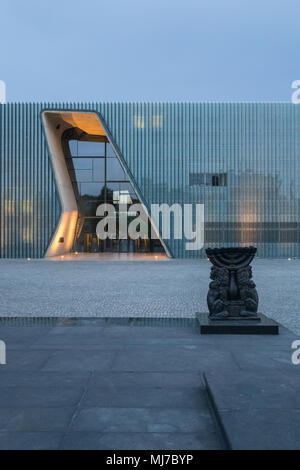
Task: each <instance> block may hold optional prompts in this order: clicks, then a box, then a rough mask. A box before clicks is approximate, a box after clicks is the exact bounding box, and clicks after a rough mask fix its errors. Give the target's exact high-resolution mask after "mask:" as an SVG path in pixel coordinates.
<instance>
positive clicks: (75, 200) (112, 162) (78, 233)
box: [43, 111, 165, 256]
mask: <svg viewBox="0 0 300 470" xmlns="http://www.w3.org/2000/svg"><path fill="white" fill-rule="evenodd" d="M43 122H44V127H45V132H46V136H47V140H48V144H49V149H50V153H51V158H52V163H53V168H54V172H55V176H56V181H57V186H58V190H59V193H60V196H61V201H62V209H63V210H62V216H61V220H60V223H59V226H58V228H57V230H56V233H55V234H54V237H53V239H52V241H51V243H50V246H49V248H48V250H47V253H46V256H56V255H61V254H65V253H69V252H72V251H73V252H78V253H103V252H114V253H136V252H137V253H151V252H155V253H165V250H164V248H163V246H162V243H161V241H160V240H159V239H150V238H148V239H145V240H144V239H140V238H138V239H136V240H135V239H131V238H130V236H129V235H128V236H127V238H124V234H123V236H122V238H120V237H119V233H118V227H119V220H120V217H122V216H124V215H125V216H126V220H127V224H129V223H130V222H131V220H132V219H134V218H135V217H136V214H134V213H132V212H130V211H129V208H130V206H131V205H132V204H135V203H140V200H139V198H138V196H137V194H136V191H135V189H134V187H133V184H132V182H131V181H130V179H129V176H128V174H127V172H126V169H125V167H124V165H123V164H122V163H121V161H120V159H119V157H118V155H117V154H116V152H115V150H114V146H113V144H112V142H111V141H110V140H109V138H108V137H107V135H106V132H105V130H104V128H103V126H102V125H101V122H100V120H99V117H98V115H97V114H96V113H78V112H74V113H73V112H58V111H44V113H43ZM104 203H107V204H111V205H112V206H114V207H115V211H116V226H117V230H116V238H114V239H109V238H107V239H106V240H102V239H100V238H99V237H98V236H97V233H96V227H97V224H98V222H99V221H100V220H101V217H98V216H97V215H96V211H97V207H98V206H99V205H100V204H104ZM120 204H121V205H122V206H121V207H122V211H123V212H122V213H120V212H119V207H120V206H119V205H120ZM124 211H125V212H126V214H124ZM123 220H124V219H123ZM147 224H148V233H149V234H150V233H151V230H150V228H151V222H150V220H148V222H147ZM127 233H128V232H127Z"/></svg>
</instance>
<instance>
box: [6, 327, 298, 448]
mask: <svg viewBox="0 0 300 470" xmlns="http://www.w3.org/2000/svg"><path fill="white" fill-rule="evenodd" d="M20 325H23V326H20ZM0 339H1V340H4V341H5V342H6V345H7V364H6V365H1V366H0V448H1V449H120V450H121V449H139V450H140V449H166V450H167V449H180V450H182V449H183V450H189V449H222V448H226V446H227V447H231V448H234V449H240V448H243V449H246V448H251V449H258V448H268V449H271V448H275V449H285V448H288V449H295V448H299V447H300V431H299V426H298V424H299V418H300V395H299V386H300V365H299V366H295V365H292V363H291V353H292V350H291V343H292V341H293V340H294V339H295V337H294V335H293V334H292V333H290V332H289V331H288V330H285V329H283V328H281V329H280V335H279V336H224V335H214V336H200V335H199V334H198V332H197V330H196V328H195V324H194V322H193V320H189V319H185V320H184V319H181V320H175V319H170V320H163V319H156V320H151V319H149V320H146V319H135V320H127V319H120V320H118V319H114V320H113V319H104V318H102V319H93V320H92V319H83V320H80V319H74V320H72V319H71V320H70V319H69V320H67V319H53V318H52V319H46V318H43V319H42V320H39V319H27V320H26V319H24V318H23V319H18V320H16V321H14V320H9V321H8V322H5V321H4V320H3V319H2V320H0ZM203 374H205V375H203Z"/></svg>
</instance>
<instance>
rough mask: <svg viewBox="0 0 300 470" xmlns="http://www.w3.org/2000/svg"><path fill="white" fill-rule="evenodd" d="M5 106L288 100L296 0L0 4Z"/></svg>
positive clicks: (297, 46)
mask: <svg viewBox="0 0 300 470" xmlns="http://www.w3.org/2000/svg"><path fill="white" fill-rule="evenodd" d="M0 8H1V10H0V39H1V56H0V80H4V81H5V83H6V87H7V101H8V102H15V101H20V102H32V101H33V102H39V101H43V102H44V101H45V102H47V101H60V102H69V101H72V102H73V101H75V102H77V101H290V99H291V94H292V90H291V83H292V81H294V80H297V79H300V66H299V51H300V2H299V0H227V1H225V0H184V1H182V0H85V1H77V0H59V1H58V0H51V1H49V0H43V1H41V0H28V1H26V2H25V1H24V0H1V1H0Z"/></svg>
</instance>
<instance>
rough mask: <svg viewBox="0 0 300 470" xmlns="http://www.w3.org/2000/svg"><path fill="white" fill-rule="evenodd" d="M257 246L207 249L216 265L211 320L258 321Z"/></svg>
mask: <svg viewBox="0 0 300 470" xmlns="http://www.w3.org/2000/svg"><path fill="white" fill-rule="evenodd" d="M255 253H256V248H255V247H254V246H249V247H237V248H207V249H206V254H207V256H208V259H209V260H210V262H211V263H212V264H213V266H212V268H211V273H210V278H211V279H212V281H211V282H210V284H209V291H208V294H207V304H208V309H209V319H210V320H257V321H260V318H259V316H258V315H257V308H258V295H257V291H256V289H255V284H254V282H253V281H252V280H251V278H252V268H251V266H249V265H250V263H251V261H252V260H253V258H254V256H255Z"/></svg>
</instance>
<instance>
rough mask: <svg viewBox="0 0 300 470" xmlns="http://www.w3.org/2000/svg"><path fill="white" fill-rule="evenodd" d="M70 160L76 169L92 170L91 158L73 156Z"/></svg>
mask: <svg viewBox="0 0 300 470" xmlns="http://www.w3.org/2000/svg"><path fill="white" fill-rule="evenodd" d="M72 161H73V165H74V168H75V169H76V170H92V168H93V159H92V158H73V159H72Z"/></svg>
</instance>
